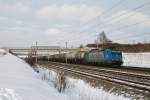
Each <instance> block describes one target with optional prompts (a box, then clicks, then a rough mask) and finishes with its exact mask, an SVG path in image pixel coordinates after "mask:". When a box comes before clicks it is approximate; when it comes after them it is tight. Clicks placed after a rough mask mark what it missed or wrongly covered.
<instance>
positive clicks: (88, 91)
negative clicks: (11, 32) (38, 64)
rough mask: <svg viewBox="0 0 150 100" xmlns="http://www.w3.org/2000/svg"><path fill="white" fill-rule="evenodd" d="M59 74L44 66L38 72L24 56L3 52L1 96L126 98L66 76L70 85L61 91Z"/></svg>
mask: <svg viewBox="0 0 150 100" xmlns="http://www.w3.org/2000/svg"><path fill="white" fill-rule="evenodd" d="M46 73H48V74H46ZM43 75H44V80H43V78H42V77H43ZM56 75H57V74H56V73H54V72H49V71H45V70H43V71H40V73H39V74H37V73H36V72H35V71H34V70H33V69H32V68H31V67H30V66H29V65H28V64H26V63H25V62H24V61H23V60H21V59H19V58H17V57H15V56H13V55H11V54H9V53H8V54H6V55H1V56H0V100H127V99H126V98H124V97H122V96H117V95H114V94H112V93H107V92H105V91H103V90H102V89H97V88H93V87H91V86H90V85H88V84H87V83H85V82H84V81H82V80H78V79H72V78H67V81H68V82H67V84H68V85H67V88H66V89H65V91H64V92H62V93H59V92H58V91H57V89H56V88H55V87H54V84H53V82H54V81H55V80H54V79H55V77H56ZM46 77H47V78H46ZM45 80H46V81H45Z"/></svg>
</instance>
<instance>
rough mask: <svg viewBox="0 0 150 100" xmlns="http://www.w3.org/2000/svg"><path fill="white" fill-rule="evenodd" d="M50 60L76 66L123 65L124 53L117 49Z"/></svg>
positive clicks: (71, 54) (82, 52)
mask: <svg viewBox="0 0 150 100" xmlns="http://www.w3.org/2000/svg"><path fill="white" fill-rule="evenodd" d="M49 60H51V61H57V62H67V63H74V64H92V65H122V64H123V60H122V52H121V51H120V50H117V49H115V48H106V49H103V50H99V49H94V50H91V51H78V52H70V53H62V54H55V55H51V56H49Z"/></svg>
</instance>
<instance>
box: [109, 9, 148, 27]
mask: <svg viewBox="0 0 150 100" xmlns="http://www.w3.org/2000/svg"><path fill="white" fill-rule="evenodd" d="M110 19H112V20H111V21H109V23H114V25H115V24H118V23H119V24H120V25H130V24H135V23H140V22H141V23H142V22H143V23H144V22H145V23H144V25H143V24H142V25H141V26H144V27H147V26H148V25H150V23H146V22H148V21H149V22H150V17H149V15H146V14H144V13H142V12H138V11H132V10H124V11H120V12H118V13H116V14H114V15H112V17H110ZM106 20H107V19H106Z"/></svg>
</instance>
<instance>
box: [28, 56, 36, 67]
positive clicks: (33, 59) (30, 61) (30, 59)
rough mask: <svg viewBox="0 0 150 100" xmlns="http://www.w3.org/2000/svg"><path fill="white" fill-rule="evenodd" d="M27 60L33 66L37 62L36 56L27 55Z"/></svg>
mask: <svg viewBox="0 0 150 100" xmlns="http://www.w3.org/2000/svg"><path fill="white" fill-rule="evenodd" d="M25 61H26V62H27V63H28V64H30V65H31V66H34V65H35V64H36V61H35V58H32V57H27V58H25Z"/></svg>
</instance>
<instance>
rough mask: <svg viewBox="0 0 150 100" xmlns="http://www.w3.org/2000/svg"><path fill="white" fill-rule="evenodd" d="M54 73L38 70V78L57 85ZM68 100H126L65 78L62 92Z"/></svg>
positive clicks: (84, 83)
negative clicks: (64, 86)
mask: <svg viewBox="0 0 150 100" xmlns="http://www.w3.org/2000/svg"><path fill="white" fill-rule="evenodd" d="M58 76H59V75H58V74H57V73H56V71H52V70H47V69H41V68H39V76H38V77H39V78H41V79H42V80H45V81H46V82H48V83H49V84H50V85H52V86H54V87H55V85H56V84H59V83H58V80H57V77H58ZM62 93H63V94H65V95H67V96H68V98H69V100H128V99H127V98H125V97H123V96H118V95H115V94H112V93H108V92H105V91H104V90H102V89H99V88H94V87H92V86H90V85H89V84H88V83H86V82H84V81H83V80H80V79H73V78H70V77H66V88H65V90H64V91H63V92H62Z"/></svg>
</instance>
